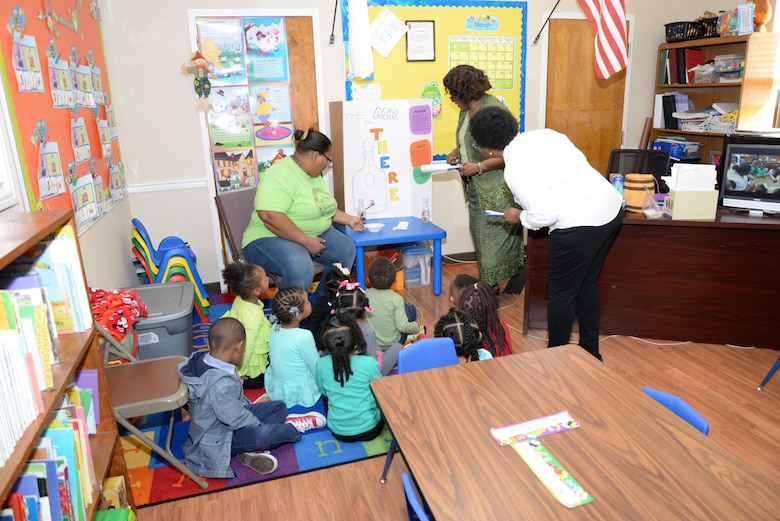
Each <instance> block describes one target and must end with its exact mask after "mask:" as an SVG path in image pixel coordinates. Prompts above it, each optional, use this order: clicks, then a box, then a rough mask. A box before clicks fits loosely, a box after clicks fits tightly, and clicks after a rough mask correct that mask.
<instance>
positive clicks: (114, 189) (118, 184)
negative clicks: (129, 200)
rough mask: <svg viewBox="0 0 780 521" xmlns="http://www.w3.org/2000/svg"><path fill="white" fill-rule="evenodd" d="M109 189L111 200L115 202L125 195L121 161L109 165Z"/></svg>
mask: <svg viewBox="0 0 780 521" xmlns="http://www.w3.org/2000/svg"><path fill="white" fill-rule="evenodd" d="M109 179H110V184H109V190H110V192H111V201H112V203H114V204H116V203H118V202H119V201H121V200H122V199H124V197H125V173H124V167H123V165H122V163H121V162H120V163H119V166H117V165H111V170H110V172H109Z"/></svg>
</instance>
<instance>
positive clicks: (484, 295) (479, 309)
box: [458, 281, 513, 356]
mask: <svg viewBox="0 0 780 521" xmlns="http://www.w3.org/2000/svg"><path fill="white" fill-rule="evenodd" d="M458 309H459V310H461V311H465V312H467V313H470V314H471V315H472V316H473V317H474V318H475V319H476V321H477V325H478V326H479V330H480V331H481V332H482V341H483V342H484V347H485V349H487V350H488V351H489V352H490V354H491V355H493V356H506V355H511V354H512V353H513V351H512V338H511V337H510V336H509V326H507V324H506V322H504V321H503V320H501V318H500V317H499V316H498V298H496V294H495V293H494V292H493V288H492V287H490V285H488V284H487V283H486V282H483V281H479V282H475V283H474V284H472V285H470V286H466V287H465V288H463V292H462V293H461V294H460V298H459V299H458Z"/></svg>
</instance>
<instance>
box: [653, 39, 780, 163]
mask: <svg viewBox="0 0 780 521" xmlns="http://www.w3.org/2000/svg"><path fill="white" fill-rule="evenodd" d="M778 36H779V35H778V34H777V33H769V32H763V33H762V32H756V33H752V34H749V35H744V36H726V37H719V38H707V39H701V40H687V41H681V42H674V43H663V44H661V45H659V46H658V54H657V65H656V76H655V81H656V85H655V98H656V99H655V102H654V106H653V129H652V130H651V131H650V142H651V143H652V142H653V141H655V140H656V139H658V138H659V137H662V138H663V137H670V138H684V139H686V140H688V141H692V142H698V143H700V144H701V146H700V148H699V151H698V152H699V153H698V157H699V158H700V161H701V162H704V163H709V162H710V152H714V153H718V152H720V151H722V150H723V137H724V135H725V133H724V132H719V131H708V132H704V131H699V130H695V129H690V128H688V129H685V130H681V129H676V128H664V125H663V124H662V123H661V122H663V121H664V118H663V117H662V112H661V113H659V111H663V106H662V101H661V99H662V97H663V95H665V94H670V93H678V94H682V95H683V96H682V97H683V98H685V97H687V100H688V101H690V102H691V104H692V105H693V108H694V109H695V110H705V109H709V108H712V107H713V105H715V104H718V105H719V106H731V107H733V106H734V104H736V106H737V107H738V109H737V112H736V118H737V119H736V124H735V130H766V129H768V128H772V127H773V124H774V122H775V119H776V110H777V103H778V100H777V99H776V98H777V88H778V86H780V78H778V72H777V70H778V66H777V63H776V62H777V58H778V48H777V47H778ZM685 51H693V52H688V53H686V52H685ZM686 56H687V57H688V59H687V61H686ZM723 56H744V60H743V61H744V70H743V71H742V72H741V75H740V74H736V75H734V77H731V76H729V77H723V79H722V80H720V81H719V79H718V78H715V79H713V81H712V82H709V83H689V82H688V80H689V78H688V75H687V74H684V75H682V76H681V74H683V71H685V69H686V65H690V67H693V65H695V64H699V62H702V63H706V62H708V61H710V60H714V59H715V58H716V57H723ZM679 60H682V64H680V63H677V64H675V62H678V61H679ZM675 65H676V67H675ZM690 67H688V68H690ZM675 68H676V72H675ZM736 76H738V77H736ZM676 110H677V111H679V110H680V107H679V106H677V107H676ZM683 110H685V109H683ZM667 116H668V114H667Z"/></svg>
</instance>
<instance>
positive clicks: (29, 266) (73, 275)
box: [0, 225, 92, 333]
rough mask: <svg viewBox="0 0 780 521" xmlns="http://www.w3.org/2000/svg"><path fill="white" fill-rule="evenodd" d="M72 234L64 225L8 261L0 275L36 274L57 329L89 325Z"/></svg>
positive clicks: (89, 313)
mask: <svg viewBox="0 0 780 521" xmlns="http://www.w3.org/2000/svg"><path fill="white" fill-rule="evenodd" d="M79 259H80V257H79V253H78V245H77V243H76V238H75V234H74V232H73V229H72V228H71V226H69V225H65V226H63V227H62V228H60V229H59V230H57V231H56V232H55V233H53V234H51V235H49V236H48V237H47V238H46V239H44V240H43V241H41V242H39V243H38V244H37V245H35V246H34V247H32V248H30V249H29V250H28V251H26V252H24V253H23V254H22V255H20V256H19V257H17V258H16V259H14V260H13V261H11V262H10V263H9V264H8V265H7V266H6V267H5V268H3V270H2V271H1V272H0V278H5V279H7V278H17V277H23V276H27V275H38V276H39V277H40V280H41V285H42V287H44V288H46V290H47V293H48V297H49V304H50V306H51V309H52V313H53V315H54V320H55V324H56V329H57V332H58V333H73V332H76V333H79V332H82V331H86V330H87V329H88V328H90V327H92V307H91V306H90V304H89V297H88V294H87V289H86V282H85V281H84V276H83V269H82V266H81V262H80V260H79Z"/></svg>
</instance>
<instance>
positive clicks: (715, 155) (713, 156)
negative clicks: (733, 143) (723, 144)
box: [710, 150, 723, 168]
mask: <svg viewBox="0 0 780 521" xmlns="http://www.w3.org/2000/svg"><path fill="white" fill-rule="evenodd" d="M722 155H723V152H722V151H721V150H710V163H712V164H713V165H715V167H716V168H717V167H719V166H720V158H721V156H722Z"/></svg>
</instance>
